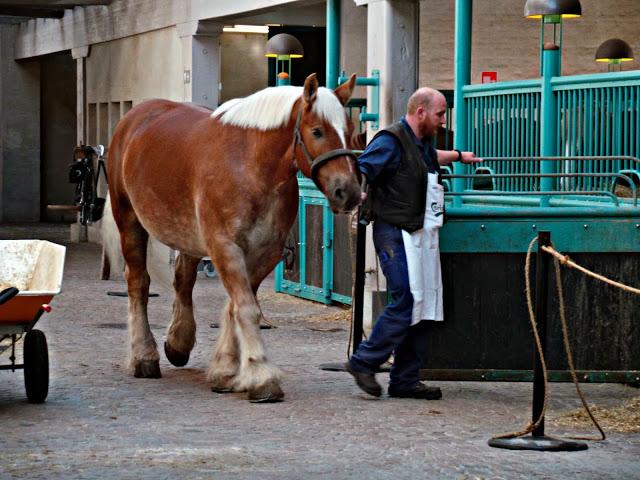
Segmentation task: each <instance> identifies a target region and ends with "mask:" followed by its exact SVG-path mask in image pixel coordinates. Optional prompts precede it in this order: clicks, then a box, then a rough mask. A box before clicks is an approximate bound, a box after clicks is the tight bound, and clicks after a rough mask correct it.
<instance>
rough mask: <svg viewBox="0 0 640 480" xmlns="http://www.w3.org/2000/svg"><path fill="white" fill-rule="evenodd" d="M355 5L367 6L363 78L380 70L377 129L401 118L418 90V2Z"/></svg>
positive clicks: (382, 0)
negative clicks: (365, 52)
mask: <svg viewBox="0 0 640 480" xmlns="http://www.w3.org/2000/svg"><path fill="white" fill-rule="evenodd" d="M356 4H357V5H362V6H364V5H366V6H367V76H368V75H370V74H371V71H372V70H374V69H377V70H380V127H385V126H387V125H390V124H391V123H393V122H395V121H396V120H398V119H399V118H400V117H401V116H402V115H404V114H405V111H406V108H407V101H408V100H409V97H410V96H411V94H412V93H413V92H414V91H415V89H416V88H417V87H418V19H419V16H418V13H419V12H418V2H417V1H416V0H356ZM369 90H371V89H369ZM370 133H374V134H375V132H370Z"/></svg>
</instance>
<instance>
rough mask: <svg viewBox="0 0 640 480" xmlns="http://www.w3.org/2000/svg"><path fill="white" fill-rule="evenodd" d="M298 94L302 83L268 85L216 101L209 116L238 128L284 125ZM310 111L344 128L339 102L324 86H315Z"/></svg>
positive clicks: (337, 127)
mask: <svg viewBox="0 0 640 480" xmlns="http://www.w3.org/2000/svg"><path fill="white" fill-rule="evenodd" d="M301 95H302V87H292V86H284V87H269V88H265V89H264V90H260V91H258V92H256V93H254V94H252V95H249V96H248V97H244V98H234V99H233V100H229V101H227V102H225V103H223V104H222V105H220V106H219V107H218V108H217V109H216V110H215V111H214V112H213V113H212V114H211V116H212V117H214V118H218V119H219V120H220V121H221V122H222V123H225V124H229V125H235V126H237V127H241V128H256V129H258V130H271V129H274V128H279V127H282V126H283V125H286V123H287V122H288V121H289V119H290V118H291V111H292V110H293V105H294V103H295V102H296V100H298V99H299V98H300V96H301ZM312 111H313V112H314V113H315V114H317V115H318V116H320V117H321V118H323V119H325V120H327V121H328V122H329V123H331V124H332V125H333V127H334V128H335V129H336V131H337V132H339V134H340V135H341V134H342V133H343V132H344V131H345V129H346V121H345V114H344V110H343V108H342V104H341V103H340V101H339V100H338V98H337V97H336V96H335V95H334V93H333V92H332V91H331V90H329V89H328V88H325V87H320V88H318V92H317V98H316V101H315V102H314V104H313V109H312ZM341 136H342V135H341Z"/></svg>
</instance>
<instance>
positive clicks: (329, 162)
mask: <svg viewBox="0 0 640 480" xmlns="http://www.w3.org/2000/svg"><path fill="white" fill-rule="evenodd" d="M355 80H356V76H355V75H352V76H351V78H350V79H349V80H348V81H347V82H345V83H344V84H342V85H340V86H339V87H338V88H336V89H335V90H334V91H333V92H332V91H331V90H328V89H326V88H322V87H318V80H317V79H316V75H315V73H314V74H311V75H309V76H308V77H307V79H306V80H305V82H304V89H303V93H302V100H301V103H300V106H299V108H298V112H297V119H296V125H295V129H294V137H295V140H294V156H295V159H296V163H297V164H298V166H299V168H300V170H301V171H302V173H303V174H304V175H306V176H307V177H309V178H311V179H312V180H313V181H314V183H315V184H316V185H317V186H318V188H319V189H320V190H321V191H322V193H324V194H325V196H326V197H327V199H328V200H329V205H330V206H331V210H333V212H334V213H341V212H348V211H350V210H352V209H353V208H354V207H355V206H357V205H358V204H359V203H360V198H361V190H360V184H359V177H360V176H359V174H358V168H357V166H356V163H355V156H354V154H353V152H352V151H351V149H349V148H348V145H349V135H350V133H351V132H350V129H349V123H348V119H347V114H346V112H345V110H344V105H345V104H346V103H347V101H348V100H349V97H351V92H352V91H353V87H354V85H355Z"/></svg>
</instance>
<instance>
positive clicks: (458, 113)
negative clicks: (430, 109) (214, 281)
mask: <svg viewBox="0 0 640 480" xmlns="http://www.w3.org/2000/svg"><path fill="white" fill-rule="evenodd" d="M472 7H473V0H456V11H455V52H454V68H455V72H454V77H455V85H454V99H453V103H454V114H455V127H454V128H455V130H454V131H455V135H454V142H453V143H454V148H457V149H458V150H463V151H464V150H468V149H469V145H468V141H467V135H468V131H467V130H468V129H467V116H468V112H467V103H466V102H465V100H464V97H463V93H462V88H463V87H464V86H465V85H469V84H470V83H471V19H472V15H473V8H472ZM453 173H454V174H456V175H462V174H465V173H467V167H466V165H462V164H459V163H455V164H454V165H453ZM464 183H465V179H463V178H454V179H453V191H454V192H462V191H463V190H464ZM453 206H454V207H461V206H462V197H461V196H459V195H456V196H454V197H453Z"/></svg>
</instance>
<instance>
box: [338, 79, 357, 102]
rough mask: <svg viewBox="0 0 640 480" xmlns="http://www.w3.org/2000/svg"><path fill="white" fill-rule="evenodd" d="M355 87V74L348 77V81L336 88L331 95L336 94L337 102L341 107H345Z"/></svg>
mask: <svg viewBox="0 0 640 480" xmlns="http://www.w3.org/2000/svg"><path fill="white" fill-rule="evenodd" d="M355 85H356V74H355V73H354V74H353V75H351V77H349V80H347V81H346V82H344V83H343V84H342V85H340V86H338V87H337V88H336V89H335V90H334V91H333V93H335V94H336V97H338V100H340V103H341V104H342V105H346V104H347V102H348V101H349V99H350V98H351V94H352V93H353V87H355Z"/></svg>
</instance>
